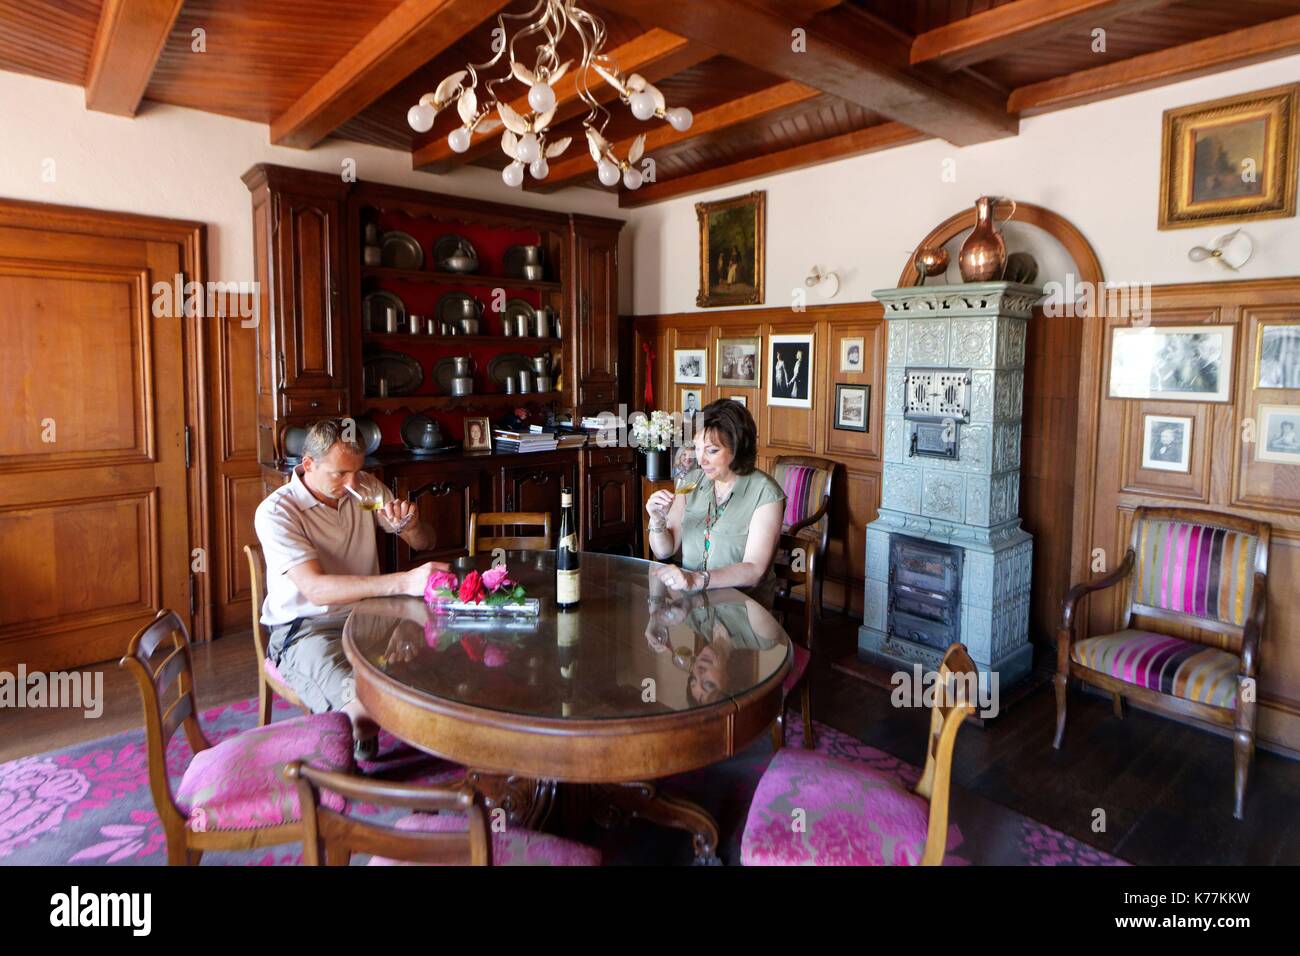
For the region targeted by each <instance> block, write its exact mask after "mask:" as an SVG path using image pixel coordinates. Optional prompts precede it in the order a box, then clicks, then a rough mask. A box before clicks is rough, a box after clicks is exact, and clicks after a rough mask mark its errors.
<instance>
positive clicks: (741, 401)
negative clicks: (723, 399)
mask: <svg viewBox="0 0 1300 956" xmlns="http://www.w3.org/2000/svg"><path fill="white" fill-rule="evenodd" d="M727 398H729V399H731V401H733V402H735V403H736V404H737V405H739V406H740V407H741V408H748V407H749V400H748V399H747V398H745V396H744V395H728V396H727Z"/></svg>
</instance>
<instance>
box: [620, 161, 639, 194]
mask: <svg viewBox="0 0 1300 956" xmlns="http://www.w3.org/2000/svg"><path fill="white" fill-rule="evenodd" d="M641 179H642V176H641V170H639V169H637V168H636V167H635V166H629V167H628V168H627V169H625V170H623V185H624V186H626V187H627V188H628V189H640V188H641Z"/></svg>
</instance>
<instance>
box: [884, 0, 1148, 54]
mask: <svg viewBox="0 0 1300 956" xmlns="http://www.w3.org/2000/svg"><path fill="white" fill-rule="evenodd" d="M1170 2H1171V0H1016V2H1015V3H1007V4H1003V5H1002V6H1000V7H993V8H992V9H989V10H984V11H981V12H980V13H976V14H973V15H972V16H969V17H963V18H961V19H960V20H954V21H953V22H952V23H948V24H945V25H944V26H941V27H938V28H936V29H934V30H930V31H928V32H926V33H922V34H921V35H920V36H918V37H917V38H916V39H915V40H914V41H913V42H912V51H911V57H910V60H911V63H912V64H913V65H916V64H919V63H929V64H931V65H933V66H936V67H938V68H939V69H941V70H945V71H948V72H951V71H953V70H959V69H961V68H962V67H966V66H970V65H971V64H972V63H983V62H985V61H987V60H994V59H997V58H998V57H1000V56H1006V55H1008V54H1014V53H1016V52H1019V51H1023V50H1025V49H1026V48H1027V47H1029V46H1032V45H1033V44H1036V43H1042V42H1044V41H1046V40H1051V39H1053V38H1054V37H1058V36H1062V35H1063V34H1066V33H1070V32H1071V31H1084V33H1085V35H1086V34H1090V33H1091V31H1092V30H1093V29H1094V28H1096V27H1099V26H1104V25H1105V24H1106V23H1109V22H1110V21H1112V20H1115V19H1116V18H1118V17H1123V16H1127V15H1128V14H1131V13H1138V12H1141V11H1143V10H1149V9H1151V8H1153V7H1160V6H1164V5H1166V4H1168V3H1170ZM1089 42H1090V40H1089Z"/></svg>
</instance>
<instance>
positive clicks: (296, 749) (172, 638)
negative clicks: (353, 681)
mask: <svg viewBox="0 0 1300 956" xmlns="http://www.w3.org/2000/svg"><path fill="white" fill-rule="evenodd" d="M160 647H161V648H162V649H163V650H164V651H166V655H165V656H164V657H163V658H162V660H161V661H159V662H158V665H157V666H156V667H155V666H153V665H152V661H153V657H154V654H155V652H156V651H158V649H159V648H160ZM118 666H119V667H122V668H124V669H126V670H128V671H130V672H131V673H132V674H133V675H134V676H135V679H136V683H137V684H138V685H139V687H140V697H141V699H142V701H143V703H144V726H145V744H146V747H147V748H148V752H149V789H150V790H151V791H152V793H153V802H154V808H155V809H156V810H157V811H158V816H159V817H160V818H161V819H162V824H163V831H164V833H165V834H166V836H167V862H168V863H169V864H171V865H186V864H190V865H197V864H198V863H199V860H200V858H201V857H202V855H203V853H204V851H206V850H249V849H252V848H254V847H262V846H275V845H277V844H281V843H296V842H298V840H300V839H301V838H302V825H301V821H300V819H299V814H298V793H297V790H296V789H295V788H294V787H293V786H292V785H291V784H289V783H288V782H286V781H285V780H284V778H283V777H282V776H281V773H280V772H281V770H282V769H283V767H284V765H285V763H286V762H287V761H290V760H297V759H306V760H310V761H311V762H312V763H314V764H317V765H319V766H323V767H329V768H330V769H332V770H339V771H341V770H350V769H352V768H353V767H354V766H355V764H354V763H353V761H352V722H351V721H350V720H349V719H348V717H347V715H346V714H344V713H342V712H339V711H336V712H333V713H328V714H311V715H308V716H304V717H294V718H291V719H289V720H282V721H280V722H279V723H275V724H270V725H268V726H265V727H257V728H255V729H253V730H246V731H244V732H243V733H239V734H236V735H235V736H233V737H227V738H226V739H225V740H223V741H221V742H220V743H217V744H213V743H212V742H211V741H209V740H208V738H207V737H206V736H204V733H203V728H202V726H201V725H200V723H199V718H198V711H197V703H196V698H195V691H194V664H193V660H192V658H191V656H190V635H189V632H188V631H187V630H186V629H185V625H184V623H183V622H182V621H181V619H180V618H179V617H178V616H177V615H176V612H174V611H169V610H167V609H165V608H164V609H163V610H161V611H159V612H158V615H157V617H155V618H154V619H153V621H152V622H151V623H149V624H147V625H146V626H144V627H142V628H141V629H140V630H139V631H138V632H136V634H135V636H134V637H132V638H131V643H130V644H129V645H127V649H126V655H125V656H124V657H123V658H122V659H121V661H119V662H118ZM173 688H174V690H173ZM178 728H184V730H185V738H186V740H187V741H189V745H190V750H191V751H192V752H193V754H194V756H193V757H192V759H191V760H190V762H189V765H188V766H187V767H186V768H185V772H184V774H183V775H182V776H181V779H180V783H179V784H178V785H177V786H176V787H175V789H174V790H173V788H172V783H171V780H170V778H169V777H168V773H167V745H168V743H169V742H170V741H171V739H172V737H173V736H174V735H175V733H176V730H177V729H178ZM329 800H330V802H331V805H332V807H333V808H335V809H337V810H340V811H341V810H343V809H344V805H343V802H342V800H341V799H340V798H338V797H337V796H335V795H332V794H331V795H329Z"/></svg>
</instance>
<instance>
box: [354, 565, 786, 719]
mask: <svg viewBox="0 0 1300 956" xmlns="http://www.w3.org/2000/svg"><path fill="white" fill-rule="evenodd" d="M506 560H507V567H508V569H509V573H510V578H511V579H512V580H515V581H518V582H519V583H522V584H523V585H524V586H525V587H526V588H527V589H528V594H529V596H530V597H536V598H539V599H540V600H541V602H542V608H541V613H540V615H538V616H537V617H531V618H530V617H515V616H507V615H501V616H493V617H470V616H448V615H443V614H439V613H436V612H435V611H434V610H433V609H431V608H429V607H428V606H426V605H425V603H424V601H423V600H421V599H419V598H372V599H370V600H367V601H362V602H360V603H359V604H358V605H357V606H356V608H355V609H354V610H353V612H352V614H351V616H350V617H349V619H348V622H347V626H346V628H345V630H344V641H345V645H347V646H348V647H349V656H350V657H352V658H353V664H354V666H359V667H361V668H365V667H366V665H369V666H370V667H373V668H374V669H376V670H377V671H378V672H381V673H382V674H383V675H385V676H386V677H387V678H388V679H389V680H391V681H393V682H395V683H396V684H397V685H399V686H400V687H401V688H402V689H403V690H408V691H410V692H413V693H414V694H416V695H419V696H427V697H428V698H430V699H432V700H440V701H448V702H451V703H454V704H458V705H463V706H469V707H474V708H483V709H486V710H491V711H499V712H502V713H503V714H510V715H515V716H522V717H525V718H527V717H535V718H547V719H557V718H559V719H572V720H600V719H623V720H626V719H627V718H635V717H641V716H657V715H659V716H661V715H665V714H670V713H684V712H689V711H698V710H703V709H705V708H709V707H713V706H714V705H717V704H720V703H721V704H725V703H726V702H728V701H730V700H732V699H734V698H736V697H739V696H741V695H744V694H746V693H747V692H749V691H751V690H752V689H753V688H755V687H758V686H760V685H762V684H763V683H764V682H766V681H768V680H770V679H771V678H772V677H773V676H775V675H776V674H777V673H778V672H779V671H781V670H782V668H783V666H784V664H785V661H786V657H787V655H788V654H789V653H790V650H789V648H790V642H789V639H788V638H787V637H786V634H785V632H784V631H783V630H782V629H781V626H780V625H779V624H778V623H777V622H776V620H775V619H774V618H773V617H772V615H771V614H770V613H769V612H768V611H767V610H766V609H764V608H763V607H762V606H761V605H760V604H758V603H757V602H755V601H753V600H751V599H750V598H748V597H746V596H745V595H743V594H742V593H740V592H739V591H736V590H733V589H718V590H714V591H709V592H707V593H706V594H683V593H681V592H676V591H670V590H668V589H667V588H665V587H664V586H663V585H662V584H660V583H659V581H658V580H657V579H655V577H654V570H655V569H656V568H659V567H661V565H658V564H655V563H653V562H649V561H642V560H640V559H637V558H626V557H617V556H611V555H602V554H594V553H584V554H583V555H582V603H581V605H580V606H579V608H578V609H577V610H575V611H569V612H560V611H559V610H557V609H556V607H555V572H554V552H549V551H548V552H531V553H530V552H509V553H508V554H507V556H506ZM491 566H492V556H491V555H480V556H478V557H477V558H462V559H460V560H459V561H458V562H457V563H455V564H454V565H453V570H455V571H456V572H457V574H460V575H463V574H464V573H465V572H466V571H468V570H469V569H471V568H477V569H478V570H480V571H483V570H486V569H488V568H489V567H491Z"/></svg>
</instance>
